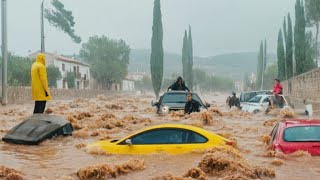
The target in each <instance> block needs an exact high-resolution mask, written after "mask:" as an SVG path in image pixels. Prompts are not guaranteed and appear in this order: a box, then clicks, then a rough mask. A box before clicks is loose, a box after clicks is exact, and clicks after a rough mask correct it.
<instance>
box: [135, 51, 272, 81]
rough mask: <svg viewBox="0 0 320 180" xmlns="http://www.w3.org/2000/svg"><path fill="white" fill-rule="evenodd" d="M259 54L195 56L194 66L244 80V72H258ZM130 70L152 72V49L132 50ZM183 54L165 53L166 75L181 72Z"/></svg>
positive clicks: (270, 61) (270, 60)
mask: <svg viewBox="0 0 320 180" xmlns="http://www.w3.org/2000/svg"><path fill="white" fill-rule="evenodd" d="M257 56H258V54H257V53H255V52H247V53H231V54H223V55H218V56H213V57H207V58H201V57H194V68H200V69H203V70H205V71H206V72H207V73H209V74H212V75H221V76H229V77H232V78H233V79H235V80H240V79H241V80H242V79H243V76H244V73H246V72H248V73H251V72H256V67H257ZM268 57H269V58H268V63H275V59H276V57H275V55H274V54H269V55H268ZM129 72H150V50H132V51H131V57H130V65H129ZM181 72H182V63H181V56H180V55H177V54H173V53H165V55H164V76H165V77H168V76H171V75H172V74H173V73H175V74H179V75H180V74H181Z"/></svg>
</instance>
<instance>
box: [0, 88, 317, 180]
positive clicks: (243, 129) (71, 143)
mask: <svg viewBox="0 0 320 180" xmlns="http://www.w3.org/2000/svg"><path fill="white" fill-rule="evenodd" d="M200 96H201V97H202V99H203V100H206V101H207V102H209V103H211V104H213V105H212V107H211V108H210V109H209V111H208V114H209V115H211V116H212V119H211V120H212V125H207V124H205V123H203V121H205V120H202V119H201V118H200V119H199V116H197V115H191V116H181V115H180V114H179V113H175V114H172V115H167V116H159V115H157V114H156V112H155V109H154V108H151V107H150V102H151V100H154V97H153V96H147V95H135V96H132V95H130V96H129V95H123V94H119V95H113V96H103V95H99V96H98V97H97V98H95V99H83V98H78V99H74V100H73V101H50V102H49V103H48V105H47V107H48V108H50V109H51V110H50V111H52V114H55V115H62V116H64V117H65V118H67V119H68V120H69V121H70V122H71V123H72V124H73V126H74V127H75V129H76V131H75V132H74V134H73V136H72V137H58V138H55V139H53V140H47V141H45V142H43V143H41V144H40V145H39V146H21V145H11V144H6V143H4V142H2V141H1V142H0V167H1V165H3V166H5V167H8V168H13V169H15V170H17V171H19V172H21V174H22V176H23V177H24V178H25V179H78V176H77V172H78V171H79V169H81V168H84V167H87V166H90V165H98V164H108V165H109V166H116V165H119V164H123V163H125V162H128V161H129V160H140V161H144V166H145V168H142V169H139V170H133V172H129V173H127V174H126V173H124V174H121V175H119V176H117V177H116V178H117V179H137V180H139V179H153V178H154V177H159V178H160V176H164V175H166V174H168V173H169V174H171V175H172V176H177V177H182V176H183V175H184V174H185V173H186V172H188V170H190V169H192V168H196V167H198V165H199V163H200V161H201V160H202V158H203V156H204V155H205V154H206V153H204V152H193V153H189V154H183V155H174V156H173V155H168V154H152V155H109V154H108V155H106V154H99V152H93V151H90V152H87V151H86V148H85V147H84V146H85V145H86V144H89V143H92V142H95V141H98V140H100V139H117V138H122V137H124V136H126V135H128V134H131V133H134V132H135V131H137V130H140V129H142V128H145V127H148V126H151V125H156V124H163V123H178V124H189V125H190V124H191V125H196V126H200V127H203V128H204V129H206V130H208V131H211V132H214V133H218V134H221V135H222V136H224V137H228V138H230V139H231V140H235V141H236V142H237V149H238V150H239V152H240V155H241V156H242V157H243V159H244V161H246V163H248V164H249V165H250V166H257V167H266V168H268V169H270V170H274V171H275V178H272V177H265V176H262V177H261V178H262V179H306V180H313V179H314V180H316V179H319V177H320V157H311V156H309V155H308V154H306V153H300V154H299V153H298V154H294V155H286V156H284V157H280V158H279V159H275V157H271V156H272V155H270V154H269V155H268V150H267V149H266V145H264V144H263V142H262V140H261V139H262V138H261V137H262V136H264V135H268V134H269V133H270V131H271V130H272V128H273V125H275V122H276V121H278V120H279V119H281V118H279V117H277V116H278V114H279V113H271V114H270V115H264V114H257V115H251V114H248V113H243V112H240V111H238V110H234V109H231V110H230V109H229V108H227V107H226V105H225V99H226V97H227V95H225V94H220V93H212V94H210V95H200ZM217 110H220V111H221V112H222V113H221V114H220V115H219V113H216V112H217ZM32 111H33V104H24V105H9V106H7V107H1V109H0V137H1V138H2V137H3V136H4V135H5V133H6V132H7V131H8V130H9V129H11V128H12V127H13V126H15V125H16V124H18V123H20V122H21V121H23V119H25V118H27V117H28V116H30V115H31V112H32ZM202 118H203V116H202ZM209 124H210V123H209ZM0 172H1V169H0ZM227 174H231V175H237V174H236V173H234V174H233V172H228V173H227ZM224 177H226V176H224V175H221V176H216V175H212V174H208V173H207V175H206V178H207V179H219V178H224ZM159 178H158V179H159ZM0 179H1V173H0ZM163 179H164V178H163ZM240 179H241V178H240Z"/></svg>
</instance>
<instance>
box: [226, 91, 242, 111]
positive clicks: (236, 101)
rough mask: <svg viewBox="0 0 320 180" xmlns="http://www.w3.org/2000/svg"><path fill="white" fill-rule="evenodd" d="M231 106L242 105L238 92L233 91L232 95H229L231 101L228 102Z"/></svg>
mask: <svg viewBox="0 0 320 180" xmlns="http://www.w3.org/2000/svg"><path fill="white" fill-rule="evenodd" d="M228 105H229V107H230V108H231V107H232V106H236V107H238V108H239V107H240V100H239V98H237V94H236V93H235V92H233V93H232V97H230V96H229V102H228Z"/></svg>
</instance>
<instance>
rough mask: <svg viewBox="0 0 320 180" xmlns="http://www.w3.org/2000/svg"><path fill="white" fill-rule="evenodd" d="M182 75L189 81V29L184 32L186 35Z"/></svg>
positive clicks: (184, 38) (183, 47) (183, 48)
mask: <svg viewBox="0 0 320 180" xmlns="http://www.w3.org/2000/svg"><path fill="white" fill-rule="evenodd" d="M182 76H183V78H184V79H185V80H186V81H188V35H187V31H185V32H184V37H183V46H182ZM187 83H188V82H187Z"/></svg>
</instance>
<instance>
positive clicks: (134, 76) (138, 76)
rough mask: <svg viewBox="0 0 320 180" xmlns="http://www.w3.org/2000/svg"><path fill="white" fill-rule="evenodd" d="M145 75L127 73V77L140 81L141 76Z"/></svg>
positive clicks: (144, 74)
mask: <svg viewBox="0 0 320 180" xmlns="http://www.w3.org/2000/svg"><path fill="white" fill-rule="evenodd" d="M146 75H147V73H129V74H128V75H127V78H128V79H131V80H134V81H142V79H143V77H144V76H146Z"/></svg>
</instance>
